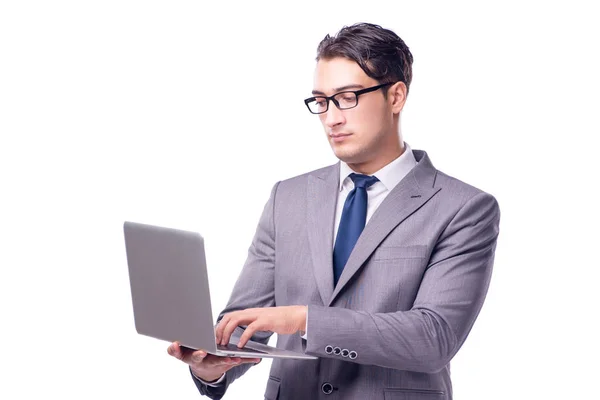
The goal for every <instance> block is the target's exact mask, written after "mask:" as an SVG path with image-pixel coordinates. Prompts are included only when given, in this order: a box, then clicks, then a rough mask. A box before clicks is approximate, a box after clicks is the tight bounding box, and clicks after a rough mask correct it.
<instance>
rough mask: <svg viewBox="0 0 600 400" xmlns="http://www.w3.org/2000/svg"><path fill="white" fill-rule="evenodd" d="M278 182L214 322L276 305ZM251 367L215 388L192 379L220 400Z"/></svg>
mask: <svg viewBox="0 0 600 400" xmlns="http://www.w3.org/2000/svg"><path fill="white" fill-rule="evenodd" d="M278 185H279V182H278V183H276V184H275V186H273V189H272V190H271V196H270V197H269V200H268V201H267V204H266V205H265V207H264V209H263V213H262V215H261V217H260V220H259V222H258V227H257V228H256V232H255V234H254V238H253V240H252V243H251V245H250V248H249V249H248V257H247V259H246V263H245V264H244V267H243V268H242V272H241V273H240V275H239V277H238V279H237V282H236V283H235V286H234V288H233V291H232V293H231V296H230V298H229V301H228V303H227V306H226V307H225V309H224V310H223V311H222V312H221V313H220V314H219V317H218V319H217V323H218V322H219V321H220V320H221V319H222V318H223V316H224V315H225V314H227V313H230V312H232V311H237V310H244V309H246V308H258V307H273V306H275V287H274V276H275V272H274V271H275V222H274V219H273V215H274V207H275V196H276V192H277V187H278ZM242 329H243V328H240V327H238V328H236V330H235V332H234V333H233V335H237V336H240V335H241V334H242V333H243V330H242ZM271 335H272V332H256V333H255V334H254V335H253V336H252V340H253V341H256V342H260V343H264V344H266V343H267V342H268V341H269V338H270V337H271ZM250 366H251V365H250V364H242V365H239V366H237V367H234V368H232V369H230V370H229V371H227V373H226V374H225V379H224V380H223V382H221V383H220V384H219V385H218V386H210V385H206V384H204V383H202V382H201V381H200V380H199V379H197V378H196V377H194V376H193V374H192V379H193V380H194V383H195V384H196V386H197V387H198V390H199V391H200V393H201V394H203V395H206V396H208V397H210V398H211V399H220V398H221V397H223V395H224V394H225V391H226V390H227V387H228V386H229V385H230V384H231V383H232V382H233V381H235V380H236V379H237V378H239V377H240V376H242V375H243V374H244V373H245V372H246V371H247V370H248V369H249V368H250Z"/></svg>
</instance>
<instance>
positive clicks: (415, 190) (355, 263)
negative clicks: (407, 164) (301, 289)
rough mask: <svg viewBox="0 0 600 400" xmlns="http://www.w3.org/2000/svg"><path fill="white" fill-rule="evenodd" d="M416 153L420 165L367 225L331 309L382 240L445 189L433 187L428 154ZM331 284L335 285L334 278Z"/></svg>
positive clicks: (394, 190) (388, 198)
mask: <svg viewBox="0 0 600 400" xmlns="http://www.w3.org/2000/svg"><path fill="white" fill-rule="evenodd" d="M413 153H414V155H415V158H416V160H417V162H418V163H417V165H416V166H415V167H414V168H413V169H412V170H411V171H410V172H409V173H408V175H406V176H405V177H404V179H402V180H401V181H400V182H399V183H398V185H396V187H395V188H394V189H392V191H391V192H390V194H389V195H388V196H387V197H386V198H385V200H384V201H383V202H382V203H381V205H380V206H379V208H378V209H377V210H376V211H375V213H374V214H373V216H372V217H371V219H370V220H369V222H368V223H367V225H366V226H365V229H364V230H363V232H362V233H361V235H360V237H359V238H358V241H357V242H356V245H355V246H354V249H353V250H352V253H351V254H350V258H348V261H347V263H346V266H345V267H344V271H343V272H342V275H341V276H340V279H339V281H338V284H337V286H336V287H335V290H334V291H333V294H331V296H330V297H329V298H328V301H326V302H325V304H326V305H328V306H330V305H331V304H332V303H333V301H334V300H335V298H336V297H337V295H338V294H339V293H340V292H341V291H342V290H343V288H344V286H346V284H347V283H348V282H349V281H350V279H352V277H353V276H354V275H355V274H356V273H357V272H358V271H359V270H360V268H361V267H362V266H363V264H364V262H365V261H366V260H367V258H369V256H370V255H371V253H373V251H374V250H375V249H376V248H377V246H379V243H381V241H382V240H383V239H385V237H386V236H387V235H388V234H389V233H390V232H391V231H392V230H393V229H394V228H395V227H396V226H398V225H399V224H400V223H402V221H404V220H405V219H406V218H408V217H409V216H410V215H411V214H412V213H414V212H415V211H417V210H418V209H419V208H420V207H421V206H422V205H423V204H425V203H426V202H427V201H428V200H429V199H430V198H431V197H433V195H435V194H436V193H437V192H438V191H439V190H441V188H439V187H438V188H435V187H433V186H434V183H435V174H436V170H435V168H434V167H433V165H432V164H431V161H430V160H429V158H428V156H427V153H425V152H424V151H421V150H413ZM338 174H339V173H338ZM338 180H339V177H338ZM334 205H335V201H334ZM328 223H329V221H328ZM331 225H332V226H333V221H331ZM332 235H333V233H332V231H330V232H329V242H327V245H328V249H329V252H328V253H327V257H329V264H328V266H330V265H332V257H333V256H332V247H333V238H332ZM315 267H316V266H315ZM332 268H333V266H331V267H330V268H329V269H330V270H332ZM332 274H333V273H332V272H330V275H331V276H332ZM328 284H329V282H328ZM331 285H333V279H332V278H331ZM319 289H320V287H319ZM323 294H324V292H321V296H323Z"/></svg>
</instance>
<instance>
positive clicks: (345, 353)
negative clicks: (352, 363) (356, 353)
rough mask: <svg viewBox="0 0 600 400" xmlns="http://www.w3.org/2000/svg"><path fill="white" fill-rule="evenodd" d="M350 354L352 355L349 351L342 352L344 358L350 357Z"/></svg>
mask: <svg viewBox="0 0 600 400" xmlns="http://www.w3.org/2000/svg"><path fill="white" fill-rule="evenodd" d="M348 354H350V351H349V350H348V349H343V350H342V357H348Z"/></svg>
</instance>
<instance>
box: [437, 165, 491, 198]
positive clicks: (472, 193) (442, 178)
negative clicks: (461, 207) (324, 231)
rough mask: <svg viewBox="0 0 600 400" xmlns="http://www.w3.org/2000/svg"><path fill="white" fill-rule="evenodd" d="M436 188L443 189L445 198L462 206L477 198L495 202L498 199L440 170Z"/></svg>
mask: <svg viewBox="0 0 600 400" xmlns="http://www.w3.org/2000/svg"><path fill="white" fill-rule="evenodd" d="M435 186H436V187H441V188H442V190H441V191H440V193H441V194H442V196H443V197H451V198H452V199H454V200H455V201H458V203H460V204H464V203H466V202H468V201H469V200H471V199H472V198H474V197H476V196H480V197H487V198H490V200H492V201H493V202H497V201H496V198H495V197H494V196H493V195H492V194H491V193H488V192H486V191H484V190H482V189H480V188H478V187H476V186H474V185H471V184H469V183H467V182H464V181H462V180H460V179H458V178H455V177H453V176H451V175H448V174H446V173H444V172H442V171H440V170H437V174H436V180H435Z"/></svg>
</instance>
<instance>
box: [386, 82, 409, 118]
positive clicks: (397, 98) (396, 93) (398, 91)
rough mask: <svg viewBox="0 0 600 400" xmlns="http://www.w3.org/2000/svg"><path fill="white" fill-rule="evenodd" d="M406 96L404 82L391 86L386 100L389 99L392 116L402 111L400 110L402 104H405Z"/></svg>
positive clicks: (406, 91) (406, 90) (402, 106)
mask: <svg viewBox="0 0 600 400" xmlns="http://www.w3.org/2000/svg"><path fill="white" fill-rule="evenodd" d="M407 94H408V89H407V88H406V84H405V83H404V82H396V83H394V84H393V85H392V86H390V89H389V92H388V98H389V99H390V102H391V103H390V104H391V106H392V112H393V113H394V114H399V113H400V111H402V109H403V108H404V103H406V95H407Z"/></svg>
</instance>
